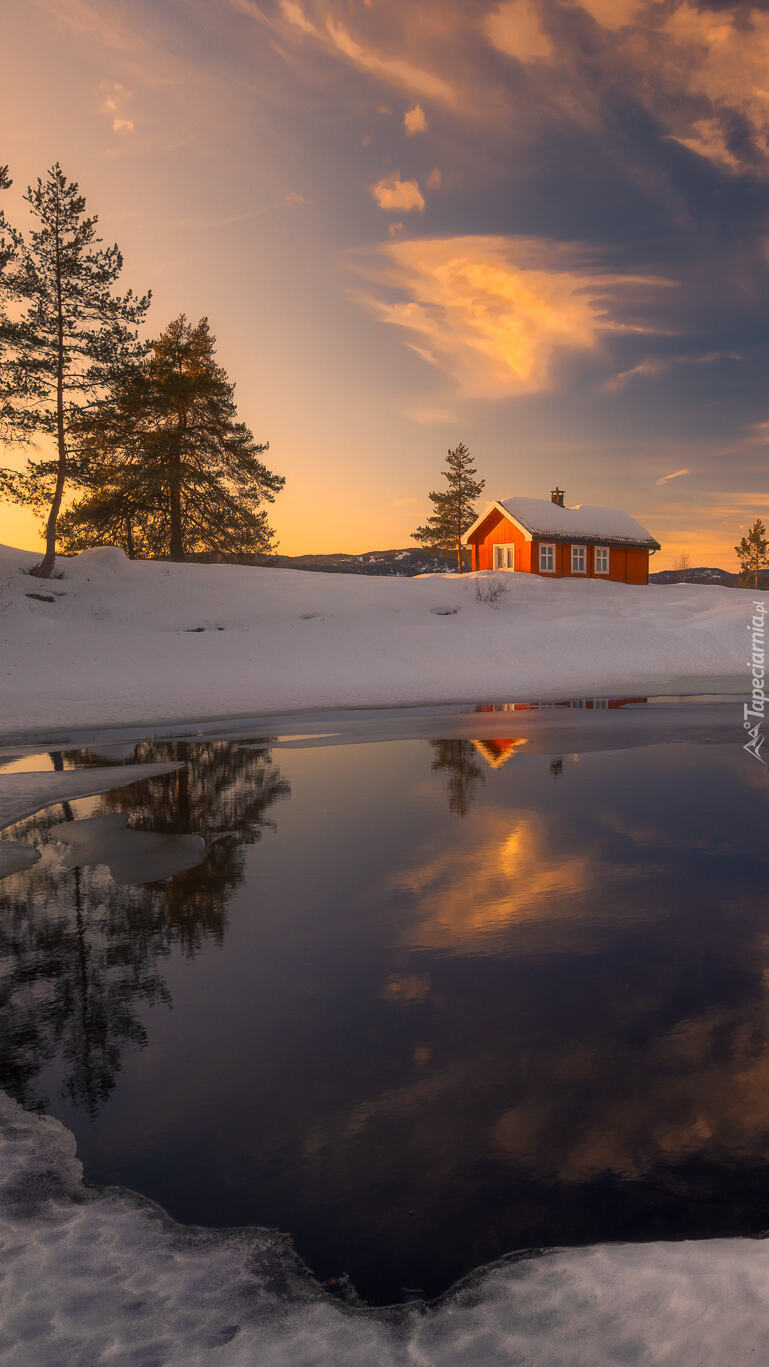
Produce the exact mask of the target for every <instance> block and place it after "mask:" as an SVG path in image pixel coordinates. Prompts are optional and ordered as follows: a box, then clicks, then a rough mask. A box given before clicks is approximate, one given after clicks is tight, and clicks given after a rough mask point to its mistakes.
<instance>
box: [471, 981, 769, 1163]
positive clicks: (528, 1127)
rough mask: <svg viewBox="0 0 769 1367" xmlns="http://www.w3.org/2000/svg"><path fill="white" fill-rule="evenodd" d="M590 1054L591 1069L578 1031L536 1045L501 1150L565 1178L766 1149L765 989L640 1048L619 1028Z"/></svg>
mask: <svg viewBox="0 0 769 1367" xmlns="http://www.w3.org/2000/svg"><path fill="white" fill-rule="evenodd" d="M654 1004H655V1003H654V1001H653V999H652V1001H651V1002H650V1003H649V1006H650V1007H651V1006H653V1005H654ZM618 1045H619V1048H618ZM587 1057H588V1059H589V1070H588V1072H587V1073H586V1070H585V1064H586V1055H585V1048H584V1041H582V1042H580V1043H578V1044H577V1045H576V1046H575V1045H573V1044H572V1043H570V1041H568V1040H565V1041H563V1046H562V1048H561V1049H559V1050H558V1053H557V1056H556V1057H554V1058H550V1057H549V1051H547V1050H546V1049H542V1050H540V1051H538V1054H537V1057H536V1060H535V1066H534V1067H533V1068H532V1069H531V1070H530V1078H531V1081H530V1084H529V1085H528V1086H527V1089H526V1093H525V1095H524V1096H523V1097H522V1098H521V1100H520V1102H519V1103H518V1104H517V1105H516V1106H514V1107H510V1108H509V1109H508V1110H506V1111H505V1112H504V1113H503V1114H502V1115H501V1116H500V1117H499V1118H498V1119H497V1120H496V1121H495V1123H494V1125H493V1127H492V1136H491V1137H492V1140H493V1143H494V1144H495V1145H496V1146H497V1147H498V1148H499V1149H500V1150H502V1151H503V1152H504V1153H505V1154H506V1155H507V1157H508V1159H510V1160H511V1161H514V1162H516V1163H521V1164H523V1165H524V1166H526V1167H532V1168H536V1170H537V1172H538V1173H545V1174H550V1175H551V1176H556V1177H557V1178H558V1179H559V1180H560V1181H562V1182H587V1181H590V1180H591V1179H593V1178H596V1177H598V1176H600V1175H601V1174H604V1173H612V1174H613V1175H615V1176H617V1177H620V1178H624V1179H626V1180H636V1179H638V1178H641V1177H643V1176H645V1175H646V1174H648V1173H649V1172H650V1171H652V1170H653V1169H654V1168H655V1167H656V1166H658V1165H659V1166H663V1165H664V1166H670V1165H671V1164H676V1163H683V1162H685V1161H687V1160H689V1159H691V1158H693V1157H697V1158H698V1159H700V1160H701V1161H710V1162H713V1163H718V1162H721V1161H726V1162H729V1161H730V1160H731V1161H734V1158H735V1157H736V1158H739V1159H740V1160H742V1161H747V1162H749V1163H750V1162H754V1163H764V1162H766V1161H767V1159H769V996H767V993H766V991H764V992H762V994H761V996H760V998H759V1000H758V1001H757V1002H750V1003H748V1004H747V1005H746V1006H745V1007H741V1008H734V1009H729V1008H719V1007H715V1008H714V1009H713V1010H711V1011H709V1012H708V1013H706V1014H705V1015H703V1016H701V1017H697V1018H693V1019H690V1020H686V1021H683V1022H681V1023H679V1024H677V1025H676V1026H674V1027H673V1028H672V1029H671V1030H669V1031H667V1032H664V1033H661V1034H660V1035H659V1036H657V1037H656V1038H654V1037H653V1038H652V1039H651V1040H650V1041H649V1044H648V1046H647V1047H646V1048H645V1049H644V1051H643V1053H641V1052H638V1051H637V1050H636V1049H635V1048H634V1047H633V1044H632V1042H631V1041H629V1040H628V1041H627V1042H625V1043H624V1045H623V1044H622V1040H621V1036H620V1037H619V1038H617V1037H615V1040H614V1041H613V1044H611V1045H608V1046H607V1045H606V1044H604V1047H603V1048H602V1047H601V1043H599V1042H596V1048H595V1050H594V1051H593V1050H591V1051H590V1053H589V1055H588V1056H587ZM581 1097H583V1098H584V1100H583V1102H582V1104H580V1098H581ZM567 1115H570V1116H571V1117H572V1121H573V1124H572V1126H571V1128H570V1131H569V1134H568V1138H567V1141H566V1142H565V1139H564V1133H563V1127H562V1121H563V1117H564V1116H567Z"/></svg>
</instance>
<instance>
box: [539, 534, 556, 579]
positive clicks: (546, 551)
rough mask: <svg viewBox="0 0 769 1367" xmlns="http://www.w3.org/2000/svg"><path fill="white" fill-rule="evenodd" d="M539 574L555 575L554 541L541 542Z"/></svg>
mask: <svg viewBox="0 0 769 1367" xmlns="http://www.w3.org/2000/svg"><path fill="white" fill-rule="evenodd" d="M548 561H549V562H550V563H549V564H548V563H547V562H548ZM539 572H540V574H555V542H554V541H540V543H539Z"/></svg>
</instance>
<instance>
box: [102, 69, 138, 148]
mask: <svg viewBox="0 0 769 1367" xmlns="http://www.w3.org/2000/svg"><path fill="white" fill-rule="evenodd" d="M99 90H100V92H101V93H102V94H103V96H104V100H103V102H102V104H101V108H100V112H101V113H102V114H108V115H109V116H110V119H111V121H112V132H113V133H117V134H120V135H124V134H126V133H133V131H134V125H133V121H132V120H131V119H129V118H127V117H126V115H125V106H126V104H127V102H128V100H130V98H131V92H130V90H126V88H125V86H124V85H121V84H120V82H119V81H104V82H103V83H102V84H101V85H100V86H99Z"/></svg>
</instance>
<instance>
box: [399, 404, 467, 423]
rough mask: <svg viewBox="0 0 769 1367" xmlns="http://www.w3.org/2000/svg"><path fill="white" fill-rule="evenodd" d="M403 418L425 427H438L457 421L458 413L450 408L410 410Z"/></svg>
mask: <svg viewBox="0 0 769 1367" xmlns="http://www.w3.org/2000/svg"><path fill="white" fill-rule="evenodd" d="M403 416H404V418H410V419H411V421H412V422H418V423H421V424H422V425H423V426H425V427H436V426H438V425H439V424H442V423H450V422H456V421H457V415H456V413H454V412H453V411H452V409H450V408H409V409H407V410H406V412H405V413H404V415H403Z"/></svg>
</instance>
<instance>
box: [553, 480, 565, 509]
mask: <svg viewBox="0 0 769 1367" xmlns="http://www.w3.org/2000/svg"><path fill="white" fill-rule="evenodd" d="M563 495H564V490H563V489H559V488H558V485H557V484H556V486H555V488H554V489H551V490H550V502H551V503H557V504H558V507H559V508H562V507H563Z"/></svg>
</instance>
